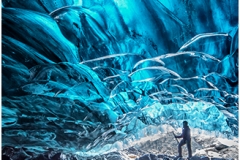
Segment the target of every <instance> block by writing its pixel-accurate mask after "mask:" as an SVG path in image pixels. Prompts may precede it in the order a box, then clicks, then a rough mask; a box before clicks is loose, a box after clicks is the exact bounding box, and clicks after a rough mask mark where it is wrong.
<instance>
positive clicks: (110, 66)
mask: <svg viewBox="0 0 240 160" xmlns="http://www.w3.org/2000/svg"><path fill="white" fill-rule="evenodd" d="M237 6H238V4H237V2H236V1H230V0H226V1H207V0H206V1H204V2H200V1H199V2H197V1H181V2H179V1H176V0H174V1H169V0H166V1H157V0H152V1H147V0H141V1H138V0H121V1H120V0H115V1H114V0H105V1H103V0H96V1H94V0H93V1H88V0H86V1H85V0H82V1H76V0H73V1H67V0H59V1H58V0H57V1H44V0H41V1H36V0H32V1H30V0H28V1H16V0H12V1H7V0H4V1H3V2H2V34H3V35H2V146H3V147H5V148H6V146H11V147H15V149H16V148H17V149H19V150H15V152H14V154H12V155H11V156H12V157H13V158H16V157H18V158H19V157H21V156H23V157H25V158H26V157H28V158H32V157H34V156H36V155H38V154H40V153H45V154H48V156H50V157H51V156H53V155H54V153H58V152H62V153H67V154H73V155H78V156H92V155H98V154H104V153H107V152H110V151H117V150H121V149H124V148H127V147H129V146H130V145H131V144H134V142H135V141H138V140H139V139H141V138H144V137H147V136H151V135H154V134H161V133H166V132H170V131H171V130H172V129H173V128H178V127H181V123H182V121H183V120H187V121H189V125H190V127H191V128H193V129H195V130H199V134H203V132H204V131H209V132H212V133H213V134H215V135H216V137H217V136H219V135H225V137H227V138H231V137H232V136H238V12H237ZM166 125H167V126H168V127H165V126H166ZM50 151H51V153H50ZM3 154H7V155H9V156H10V154H9V151H6V150H3ZM14 156H15V157H14Z"/></svg>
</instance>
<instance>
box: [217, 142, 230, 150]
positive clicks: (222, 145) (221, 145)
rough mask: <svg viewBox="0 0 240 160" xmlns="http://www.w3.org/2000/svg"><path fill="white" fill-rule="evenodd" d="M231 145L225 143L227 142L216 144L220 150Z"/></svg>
mask: <svg viewBox="0 0 240 160" xmlns="http://www.w3.org/2000/svg"><path fill="white" fill-rule="evenodd" d="M228 147H229V146H227V145H225V144H217V145H216V146H215V148H216V150H218V151H220V150H222V149H225V148H228Z"/></svg>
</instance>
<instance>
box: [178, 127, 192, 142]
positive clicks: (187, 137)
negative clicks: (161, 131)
mask: <svg viewBox="0 0 240 160" xmlns="http://www.w3.org/2000/svg"><path fill="white" fill-rule="evenodd" d="M176 138H183V140H190V139H191V134H190V128H189V127H188V126H186V127H185V128H183V129H182V134H181V135H180V136H176Z"/></svg>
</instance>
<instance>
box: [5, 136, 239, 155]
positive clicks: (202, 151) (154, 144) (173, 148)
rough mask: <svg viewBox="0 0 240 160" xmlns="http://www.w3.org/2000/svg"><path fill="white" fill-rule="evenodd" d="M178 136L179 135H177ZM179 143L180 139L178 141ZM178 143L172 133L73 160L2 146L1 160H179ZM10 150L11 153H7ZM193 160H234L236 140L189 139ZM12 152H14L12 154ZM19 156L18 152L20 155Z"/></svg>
mask: <svg viewBox="0 0 240 160" xmlns="http://www.w3.org/2000/svg"><path fill="white" fill-rule="evenodd" d="M176 134H180V133H176ZM179 140H180V139H179ZM177 144H178V143H177V141H176V139H175V138H174V136H173V133H168V134H161V135H155V136H153V137H147V138H145V139H142V140H141V141H139V142H136V143H135V144H133V145H132V146H131V147H130V148H127V149H124V150H121V151H116V152H110V153H108V154H105V155H99V156H94V157H88V158H86V157H76V156H75V155H71V154H63V153H59V152H56V153H54V154H53V153H51V154H47V153H46V154H41V155H39V156H37V157H35V156H34V157H29V156H26V155H23V152H21V154H17V153H18V152H19V149H14V148H12V147H4V149H3V150H2V159H3V160H5V159H12V160H14V159H28V160H42V159H43V160H77V159H81V160H180V159H177V158H175V157H176V156H177V155H178V152H177ZM182 149H183V156H184V157H185V158H186V157H187V155H188V153H187V148H186V145H185V146H183V147H182ZM10 151H11V152H10ZM192 151H193V157H192V159H191V160H237V159H238V155H239V150H238V139H237V138H233V139H230V140H229V139H226V138H216V137H214V136H210V135H208V134H201V135H193V136H192ZM13 152H14V153H13ZM19 153H20V152H19Z"/></svg>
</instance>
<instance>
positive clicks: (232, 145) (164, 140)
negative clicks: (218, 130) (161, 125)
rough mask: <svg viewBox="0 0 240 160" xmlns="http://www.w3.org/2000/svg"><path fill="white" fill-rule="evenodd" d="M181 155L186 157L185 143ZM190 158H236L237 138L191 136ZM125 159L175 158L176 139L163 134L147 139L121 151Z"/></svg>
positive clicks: (214, 159) (159, 159)
mask: <svg viewBox="0 0 240 160" xmlns="http://www.w3.org/2000/svg"><path fill="white" fill-rule="evenodd" d="M182 149H183V156H184V157H187V155H188V153H187V148H186V145H184V146H183V147H182ZM192 151H193V158H192V160H200V159H201V160H208V159H209V160H210V159H211V160H223V159H229V160H230V159H234V160H237V159H238V153H239V151H238V140H237V139H232V140H229V139H225V138H215V137H211V136H207V135H204V136H203V135H201V136H196V135H195V136H192ZM123 154H124V155H125V156H128V158H127V159H137V160H162V159H165V160H167V159H169V160H172V159H173V160H175V159H176V158H175V156H177V155H178V152H177V141H176V140H175V138H174V136H173V135H171V133H170V134H165V135H162V136H160V137H159V138H157V139H156V140H147V141H145V142H142V143H139V144H137V145H135V146H134V147H131V148H129V149H127V150H124V151H123Z"/></svg>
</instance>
